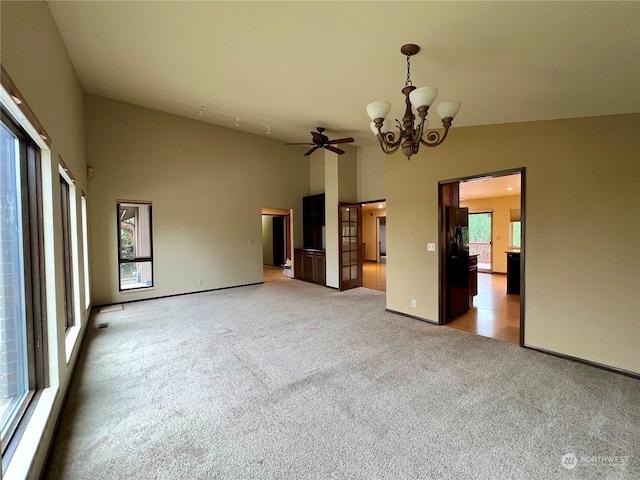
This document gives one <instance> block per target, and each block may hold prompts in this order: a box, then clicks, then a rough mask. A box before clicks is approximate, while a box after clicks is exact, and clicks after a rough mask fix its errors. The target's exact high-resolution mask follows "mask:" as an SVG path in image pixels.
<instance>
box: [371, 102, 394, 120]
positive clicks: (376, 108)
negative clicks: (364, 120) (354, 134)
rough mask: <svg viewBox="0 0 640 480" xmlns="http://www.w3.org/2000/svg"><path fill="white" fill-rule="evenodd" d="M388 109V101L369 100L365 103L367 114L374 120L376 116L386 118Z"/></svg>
mask: <svg viewBox="0 0 640 480" xmlns="http://www.w3.org/2000/svg"><path fill="white" fill-rule="evenodd" d="M390 110H391V104H390V103H389V102H384V101H379V102H371V103H370V104H369V105H367V115H369V118H371V120H375V119H376V118H387V115H389V111H390Z"/></svg>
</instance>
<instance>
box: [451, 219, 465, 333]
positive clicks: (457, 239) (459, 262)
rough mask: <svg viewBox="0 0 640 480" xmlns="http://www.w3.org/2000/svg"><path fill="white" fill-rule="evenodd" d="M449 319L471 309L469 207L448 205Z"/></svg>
mask: <svg viewBox="0 0 640 480" xmlns="http://www.w3.org/2000/svg"><path fill="white" fill-rule="evenodd" d="M446 227H447V255H446V263H447V264H446V268H447V272H446V278H447V321H449V320H452V319H453V318H455V317H457V316H458V315H460V314H462V313H464V312H466V311H467V310H469V209H468V208H460V207H447V225H446Z"/></svg>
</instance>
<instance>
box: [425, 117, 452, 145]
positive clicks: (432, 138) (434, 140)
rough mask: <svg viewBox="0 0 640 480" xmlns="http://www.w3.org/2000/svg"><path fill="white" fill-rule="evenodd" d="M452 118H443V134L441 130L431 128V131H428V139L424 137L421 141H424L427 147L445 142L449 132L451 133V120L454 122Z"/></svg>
mask: <svg viewBox="0 0 640 480" xmlns="http://www.w3.org/2000/svg"><path fill="white" fill-rule="evenodd" d="M452 120H453V119H452V118H443V119H442V125H443V126H444V132H443V134H442V135H440V133H439V132H436V131H435V130H431V131H430V132H427V139H426V140H425V139H424V138H421V139H420V143H422V144H423V145H426V146H427V147H437V146H438V145H440V144H441V143H442V142H444V139H445V138H447V133H449V128H450V127H451V122H452Z"/></svg>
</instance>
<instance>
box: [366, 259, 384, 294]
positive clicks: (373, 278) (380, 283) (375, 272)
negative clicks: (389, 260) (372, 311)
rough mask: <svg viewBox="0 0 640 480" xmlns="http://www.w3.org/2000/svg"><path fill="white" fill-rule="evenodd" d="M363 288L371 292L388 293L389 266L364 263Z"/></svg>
mask: <svg viewBox="0 0 640 480" xmlns="http://www.w3.org/2000/svg"><path fill="white" fill-rule="evenodd" d="M362 286H363V287H364V288H370V289H371V290H380V291H381V292H386V291H387V264H386V263H376V262H364V264H363V265H362Z"/></svg>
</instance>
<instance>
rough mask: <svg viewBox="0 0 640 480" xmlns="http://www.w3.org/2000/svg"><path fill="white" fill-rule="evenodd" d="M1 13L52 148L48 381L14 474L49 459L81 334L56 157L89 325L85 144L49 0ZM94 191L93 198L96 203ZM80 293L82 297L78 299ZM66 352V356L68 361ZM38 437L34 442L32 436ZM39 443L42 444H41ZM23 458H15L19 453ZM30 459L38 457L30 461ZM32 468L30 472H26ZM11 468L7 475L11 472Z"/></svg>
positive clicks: (47, 181)
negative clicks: (68, 293)
mask: <svg viewBox="0 0 640 480" xmlns="http://www.w3.org/2000/svg"><path fill="white" fill-rule="evenodd" d="M0 8H1V14H0V21H1V24H0V31H1V39H0V44H1V50H0V58H1V59H2V66H3V67H4V68H5V69H6V71H7V72H8V73H9V75H10V77H11V78H12V80H13V82H14V83H15V84H16V86H17V87H18V89H19V90H20V93H21V94H22V95H23V96H24V99H25V100H26V102H27V103H28V104H29V106H30V107H31V109H32V110H33V112H34V113H35V115H36V117H37V118H38V121H39V122H40V123H41V124H42V126H43V127H44V129H45V130H46V131H47V133H48V135H49V137H50V139H51V142H52V143H51V150H50V155H48V152H45V153H44V154H43V171H44V175H43V198H44V199H43V204H44V227H45V256H44V260H45V265H46V287H45V288H46V294H47V325H48V326H47V328H48V348H49V382H50V385H51V387H50V388H47V389H45V390H44V391H43V393H42V396H41V397H40V400H39V401H38V404H37V407H36V409H35V411H34V413H33V416H32V417H31V421H30V422H29V426H28V427H27V431H26V432H25V434H24V436H23V437H22V438H23V440H22V441H21V442H20V446H19V447H18V451H17V452H16V454H15V456H14V461H12V462H11V463H10V466H9V472H8V473H9V475H12V476H14V478H24V477H25V476H28V477H29V478H38V477H39V474H40V470H41V468H42V466H43V464H44V460H45V456H46V454H47V448H48V445H49V443H50V441H51V436H52V433H53V428H54V425H55V423H56V420H57V418H58V415H59V412H60V408H61V406H62V401H63V398H64V392H65V391H66V389H67V387H68V385H69V380H70V376H71V372H72V370H73V367H74V365H75V362H76V359H77V354H78V351H79V346H80V343H81V342H80V341H78V342H77V343H76V344H75V348H73V349H72V350H70V351H69V352H67V350H66V347H65V339H66V335H65V328H64V325H65V313H64V312H65V308H64V291H63V285H64V281H63V276H62V258H61V251H62V250H61V249H62V233H61V230H62V229H61V213H60V184H59V177H58V158H59V157H62V158H63V160H64V162H65V163H66V164H67V166H68V167H69V170H70V171H71V173H72V174H73V175H74V176H75V178H76V189H75V194H76V195H75V198H74V199H73V201H74V202H75V204H76V207H77V208H76V211H77V223H76V225H77V232H79V233H78V238H77V239H76V240H77V244H78V255H77V262H78V267H79V269H78V271H77V272H76V274H77V275H76V280H75V281H76V282H77V283H78V285H79V286H80V289H79V291H76V293H79V295H77V296H76V299H77V300H78V301H79V305H80V309H81V312H80V318H76V322H77V323H78V324H79V327H78V328H77V329H75V330H74V335H77V338H79V339H80V340H81V339H82V338H83V334H84V331H85V329H86V325H87V311H85V308H84V306H85V293H84V288H83V286H84V265H83V250H82V239H81V237H80V235H81V233H80V232H82V228H81V216H80V212H81V205H80V195H81V190H84V191H85V192H86V190H87V183H86V182H87V181H86V160H85V143H84V107H83V102H84V94H83V91H82V88H81V86H80V82H79V81H78V78H77V76H76V73H75V71H74V69H73V66H72V64H71V61H70V59H69V57H68V55H67V51H66V49H65V46H64V43H63V42H62V39H61V38H60V35H59V33H58V30H57V27H56V25H55V23H54V21H53V18H52V17H51V14H50V12H49V7H48V5H47V3H46V2H2V4H1V7H0ZM91 202H92V200H91V197H89V198H88V203H89V205H91ZM78 297H79V298H78ZM67 356H68V357H69V360H68V361H67ZM32 439H35V442H33V443H32V442H31V441H30V440H32ZM37 442H39V445H38V443H37ZM16 459H18V460H16ZM32 459H33V464H31V465H30V464H29V462H30V461H31V460H32ZM27 471H30V473H29V474H28V475H27V473H26V472H27ZM9 475H7V476H9Z"/></svg>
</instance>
